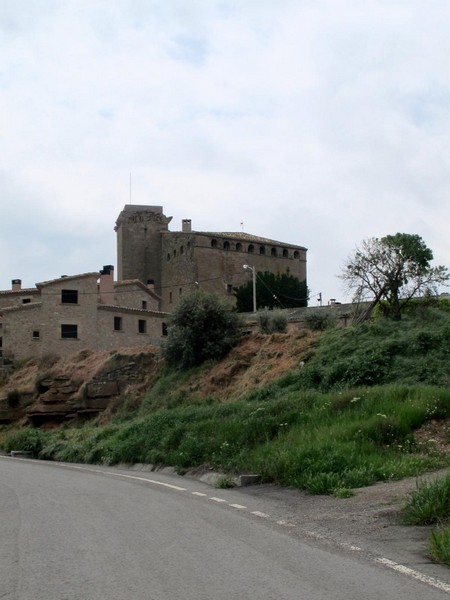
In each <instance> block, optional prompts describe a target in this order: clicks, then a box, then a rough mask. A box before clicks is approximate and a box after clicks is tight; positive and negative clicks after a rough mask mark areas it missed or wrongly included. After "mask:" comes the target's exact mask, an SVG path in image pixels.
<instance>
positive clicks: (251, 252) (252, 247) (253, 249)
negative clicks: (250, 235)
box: [248, 244, 255, 254]
mask: <svg viewBox="0 0 450 600" xmlns="http://www.w3.org/2000/svg"><path fill="white" fill-rule="evenodd" d="M254 251H255V247H254V245H253V244H249V246H248V253H249V254H253V252H254Z"/></svg>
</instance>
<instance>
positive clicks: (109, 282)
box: [100, 265, 114, 304]
mask: <svg viewBox="0 0 450 600" xmlns="http://www.w3.org/2000/svg"><path fill="white" fill-rule="evenodd" d="M113 303H114V267H113V266H112V265H105V266H104V267H103V269H102V270H101V271H100V304H113Z"/></svg>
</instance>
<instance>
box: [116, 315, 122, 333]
mask: <svg viewBox="0 0 450 600" xmlns="http://www.w3.org/2000/svg"><path fill="white" fill-rule="evenodd" d="M114 331H122V317H114Z"/></svg>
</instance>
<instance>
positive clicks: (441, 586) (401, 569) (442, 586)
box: [5, 457, 450, 594]
mask: <svg viewBox="0 0 450 600" xmlns="http://www.w3.org/2000/svg"><path fill="white" fill-rule="evenodd" d="M5 458H6V457H5ZM12 460H30V459H25V458H23V459H22V458H14V459H12ZM33 462H34V461H33ZM46 464H50V465H52V466H62V467H65V468H69V469H77V470H79V471H88V472H91V473H101V474H102V475H110V476H112V477H119V478H121V479H131V480H135V481H143V482H145V483H151V484H153V485H157V486H160V487H164V488H168V489H170V490H174V491H177V492H186V491H187V488H184V487H181V486H178V485H173V484H171V483H165V482H163V481H157V480H156V479H148V478H147V477H137V476H136V475H125V474H123V473H114V472H112V471H103V470H101V469H92V468H89V467H85V466H78V465H71V464H67V463H58V462H54V463H46ZM191 494H192V495H193V496H197V497H201V498H207V497H208V494H204V493H202V492H191ZM209 499H210V500H212V501H213V502H217V503H219V504H225V505H227V506H229V507H232V508H237V509H240V510H248V509H247V507H246V506H244V505H242V504H231V503H228V501H227V500H224V499H223V498H218V497H216V496H209ZM250 514H252V515H254V516H256V517H260V518H263V519H271V516H270V515H268V514H267V513H264V512H261V511H259V510H253V511H250ZM276 523H277V525H280V526H284V527H295V524H294V523H289V522H288V521H284V520H280V521H276ZM302 534H303V535H305V536H307V537H311V538H313V539H316V540H324V541H330V542H331V543H333V544H334V545H336V546H339V547H341V548H345V549H346V550H350V551H352V552H364V550H363V549H362V548H360V547H359V546H354V545H353V544H348V543H345V542H336V541H333V540H329V539H328V538H327V537H326V536H324V535H322V534H320V533H317V532H315V531H305V530H304V531H302ZM371 560H372V561H373V562H375V563H377V564H379V565H382V566H384V567H386V568H388V569H392V570H394V571H397V572H398V573H402V574H403V575H406V576H407V577H411V578H413V579H416V580H417V581H421V582H422V583H425V584H427V585H429V586H431V587H434V588H437V589H438V590H441V591H443V592H446V593H447V594H450V585H449V584H448V583H444V582H443V581H440V580H439V579H434V578H433V577H429V576H428V575H425V574H424V573H420V572H419V571H414V569H410V568H409V567H406V566H405V565H401V564H398V563H396V562H394V561H392V560H389V559H388V558H384V557H381V556H379V557H373V558H372V559H371Z"/></svg>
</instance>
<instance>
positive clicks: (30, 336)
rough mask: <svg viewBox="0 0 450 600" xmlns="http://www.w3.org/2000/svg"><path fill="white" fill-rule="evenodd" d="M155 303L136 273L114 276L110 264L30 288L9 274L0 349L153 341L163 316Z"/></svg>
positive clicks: (12, 354)
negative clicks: (118, 278) (126, 277)
mask: <svg viewBox="0 0 450 600" xmlns="http://www.w3.org/2000/svg"><path fill="white" fill-rule="evenodd" d="M159 306H160V298H159V297H158V296H157V295H156V294H155V291H154V290H153V287H152V286H146V285H144V284H143V283H142V282H141V281H139V280H136V279H135V280H127V281H120V282H115V281H114V269H113V267H112V266H110V265H108V266H106V267H104V268H103V269H102V270H101V271H100V272H92V273H84V274H81V275H72V276H69V277H66V276H65V277H60V278H58V279H54V280H52V281H45V282H43V283H38V284H36V288H33V289H22V288H21V282H20V280H14V281H13V287H12V289H11V290H9V291H4V292H0V341H1V346H2V347H1V350H2V355H3V358H9V359H15V360H17V359H22V358H27V357H29V356H43V355H46V354H50V353H51V354H56V355H58V356H68V355H70V354H73V353H75V352H77V351H78V350H81V349H84V348H89V349H91V350H114V349H117V348H121V347H131V346H143V345H148V344H151V343H158V342H159V341H160V339H161V337H162V336H163V335H164V333H165V331H166V322H167V318H168V315H167V314H166V313H162V312H160V310H159Z"/></svg>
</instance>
